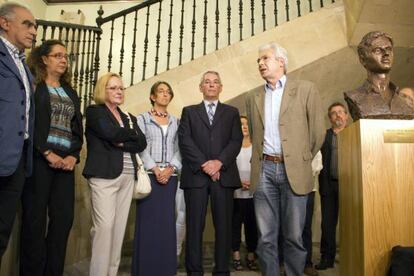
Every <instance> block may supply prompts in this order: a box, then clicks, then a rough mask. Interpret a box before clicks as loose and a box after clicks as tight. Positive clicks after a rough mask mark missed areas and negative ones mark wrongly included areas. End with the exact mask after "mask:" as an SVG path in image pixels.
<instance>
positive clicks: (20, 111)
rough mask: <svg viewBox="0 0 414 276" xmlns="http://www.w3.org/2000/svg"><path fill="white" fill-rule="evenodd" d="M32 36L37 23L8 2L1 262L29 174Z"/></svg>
mask: <svg viewBox="0 0 414 276" xmlns="http://www.w3.org/2000/svg"><path fill="white" fill-rule="evenodd" d="M35 36H36V22H35V19H34V17H33V15H32V13H31V12H30V11H29V10H28V9H27V8H25V7H23V6H21V5H19V4H15V3H11V2H10V3H6V4H3V5H1V6H0V84H1V86H0V118H1V119H0V152H1V154H0V262H1V257H2V256H3V253H4V251H6V248H7V244H8V242H9V236H10V232H11V230H12V227H13V222H14V218H15V216H16V211H17V206H18V204H19V201H20V195H21V193H22V190H23V185H24V182H25V178H26V177H27V176H29V175H30V174H31V172H32V147H33V122H34V106H33V87H32V75H31V74H30V72H29V69H28V67H27V66H26V64H25V62H24V50H25V49H28V48H30V47H31V46H32V43H33V40H34V38H35Z"/></svg>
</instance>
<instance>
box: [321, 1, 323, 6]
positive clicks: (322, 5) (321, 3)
mask: <svg viewBox="0 0 414 276" xmlns="http://www.w3.org/2000/svg"><path fill="white" fill-rule="evenodd" d="M321 8H323V0H321Z"/></svg>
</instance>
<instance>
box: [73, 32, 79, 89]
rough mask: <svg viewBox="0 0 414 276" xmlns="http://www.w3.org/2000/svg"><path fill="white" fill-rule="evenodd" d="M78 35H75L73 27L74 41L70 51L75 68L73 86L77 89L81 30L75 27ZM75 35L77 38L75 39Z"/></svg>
mask: <svg viewBox="0 0 414 276" xmlns="http://www.w3.org/2000/svg"><path fill="white" fill-rule="evenodd" d="M77 31H78V35H77V36H76V29H75V28H74V29H73V36H74V37H75V39H74V43H72V51H73V54H74V57H75V68H74V70H73V71H74V73H73V88H74V89H75V90H77V89H78V77H79V47H80V46H79V44H80V41H81V30H80V29H77ZM76 37H77V39H76Z"/></svg>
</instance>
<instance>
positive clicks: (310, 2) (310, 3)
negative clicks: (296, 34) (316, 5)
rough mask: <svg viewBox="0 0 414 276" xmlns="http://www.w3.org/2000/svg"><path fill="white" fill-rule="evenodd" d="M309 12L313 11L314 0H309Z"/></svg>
mask: <svg viewBox="0 0 414 276" xmlns="http://www.w3.org/2000/svg"><path fill="white" fill-rule="evenodd" d="M309 12H313V9H312V0H309Z"/></svg>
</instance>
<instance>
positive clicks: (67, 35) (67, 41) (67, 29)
mask: <svg viewBox="0 0 414 276" xmlns="http://www.w3.org/2000/svg"><path fill="white" fill-rule="evenodd" d="M65 31H66V32H65V48H66V49H68V46H69V27H66V28H65Z"/></svg>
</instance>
